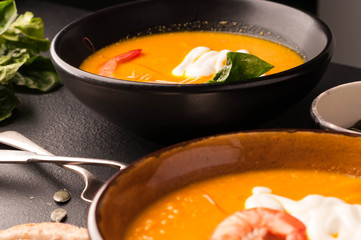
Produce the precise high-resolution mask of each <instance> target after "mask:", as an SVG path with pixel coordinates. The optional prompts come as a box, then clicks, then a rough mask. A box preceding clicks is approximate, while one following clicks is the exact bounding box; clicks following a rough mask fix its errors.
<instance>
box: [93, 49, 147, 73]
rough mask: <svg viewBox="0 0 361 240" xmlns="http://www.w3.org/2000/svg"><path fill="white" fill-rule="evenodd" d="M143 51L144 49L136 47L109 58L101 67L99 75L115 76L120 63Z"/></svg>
mask: <svg viewBox="0 0 361 240" xmlns="http://www.w3.org/2000/svg"><path fill="white" fill-rule="evenodd" d="M141 53H142V49H135V50H131V51H129V52H126V53H122V54H120V55H118V56H115V57H113V58H111V59H109V60H108V61H106V62H105V63H104V64H102V66H101V67H100V70H99V75H101V76H105V77H113V73H114V71H115V69H116V68H117V67H118V65H119V64H120V63H122V62H126V61H129V60H132V59H133V58H136V57H138V56H140V54H141Z"/></svg>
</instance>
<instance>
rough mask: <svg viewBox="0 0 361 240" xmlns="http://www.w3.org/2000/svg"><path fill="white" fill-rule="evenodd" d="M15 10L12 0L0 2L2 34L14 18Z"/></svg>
mask: <svg viewBox="0 0 361 240" xmlns="http://www.w3.org/2000/svg"><path fill="white" fill-rule="evenodd" d="M16 16H17V10H16V6H15V2H14V1H13V0H6V1H1V2H0V34H3V33H4V32H5V31H6V30H7V29H8V28H9V26H10V24H11V23H12V22H13V21H14V20H15V18H16Z"/></svg>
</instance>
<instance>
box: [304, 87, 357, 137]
mask: <svg viewBox="0 0 361 240" xmlns="http://www.w3.org/2000/svg"><path fill="white" fill-rule="evenodd" d="M355 85H361V81H354V82H348V83H343V84H340V85H337V86H334V87H332V88H330V89H328V90H326V91H324V92H322V93H320V94H319V95H318V96H317V97H316V98H315V99H314V100H313V101H312V104H311V108H310V113H311V117H312V119H313V120H314V121H315V123H316V124H318V125H319V126H320V127H321V128H323V129H326V130H327V129H328V130H333V131H337V132H343V133H351V134H356V135H361V133H360V132H357V131H353V130H350V129H347V128H344V127H341V126H338V125H336V124H334V123H332V122H329V121H327V120H326V119H325V118H323V116H322V115H321V114H320V112H319V111H318V103H319V102H320V101H321V99H323V98H325V97H327V96H328V95H329V94H330V93H332V92H335V91H338V90H340V89H344V88H350V87H353V86H355Z"/></svg>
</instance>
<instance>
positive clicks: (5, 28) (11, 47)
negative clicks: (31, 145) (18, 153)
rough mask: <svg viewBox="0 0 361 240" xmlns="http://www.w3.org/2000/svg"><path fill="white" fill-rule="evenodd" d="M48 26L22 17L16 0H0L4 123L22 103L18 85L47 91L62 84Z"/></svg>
mask: <svg viewBox="0 0 361 240" xmlns="http://www.w3.org/2000/svg"><path fill="white" fill-rule="evenodd" d="M49 47H50V41H49V40H48V39H46V38H45V39H44V24H43V21H42V19H41V18H36V17H34V15H33V14H32V13H31V12H25V13H24V14H21V15H18V14H17V9H16V5H15V1H14V0H5V1H0V121H2V120H4V119H6V118H8V117H10V116H11V113H12V111H13V110H14V109H15V107H16V106H17V105H18V104H19V100H18V99H17V98H16V96H15V94H14V86H15V85H18V86H25V87H27V88H31V89H35V90H38V91H40V92H47V91H50V90H52V89H54V88H55V87H57V86H59V85H60V84H61V81H60V79H59V77H58V75H57V74H56V71H55V68H54V66H53V64H52V62H51V60H50V59H49V58H46V57H43V56H41V55H39V54H40V53H41V52H45V51H47V50H49Z"/></svg>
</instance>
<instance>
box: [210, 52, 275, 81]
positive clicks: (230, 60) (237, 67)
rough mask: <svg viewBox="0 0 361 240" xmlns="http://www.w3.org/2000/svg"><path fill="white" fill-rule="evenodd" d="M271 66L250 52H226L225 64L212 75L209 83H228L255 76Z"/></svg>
mask: <svg viewBox="0 0 361 240" xmlns="http://www.w3.org/2000/svg"><path fill="white" fill-rule="evenodd" d="M272 68H273V66H272V65H271V64H269V63H267V62H265V61H263V60H262V59H260V58H258V57H256V56H254V55H252V54H247V53H241V52H228V53H227V62H226V65H225V66H224V67H223V68H222V69H221V70H219V71H218V72H217V73H216V74H215V75H214V77H213V79H212V80H210V81H209V83H215V82H222V83H230V82H239V81H242V80H246V79H252V78H257V77H259V76H261V75H262V74H264V73H266V72H268V71H269V70H270V69H272Z"/></svg>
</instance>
